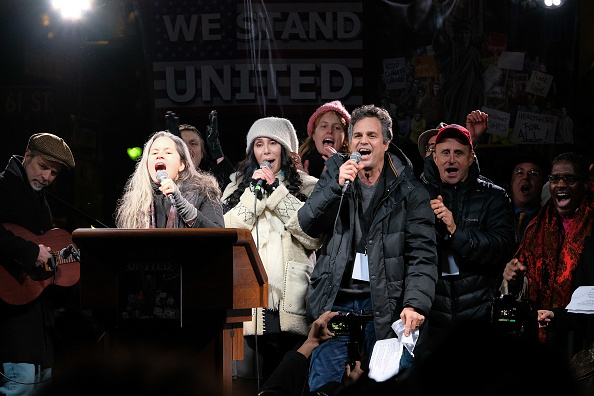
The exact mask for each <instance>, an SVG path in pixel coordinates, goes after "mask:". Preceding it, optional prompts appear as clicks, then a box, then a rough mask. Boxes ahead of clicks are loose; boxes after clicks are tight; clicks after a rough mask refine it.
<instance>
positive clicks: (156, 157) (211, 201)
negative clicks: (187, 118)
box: [116, 131, 224, 228]
mask: <svg viewBox="0 0 594 396" xmlns="http://www.w3.org/2000/svg"><path fill="white" fill-rule="evenodd" d="M159 171H161V173H159V177H158V176H157V172H159ZM162 171H164V172H165V173H163V172H162ZM163 177H164V178H163ZM220 195H221V191H220V189H219V186H218V183H217V180H216V179H215V178H214V177H213V176H211V175H209V174H207V173H205V172H202V171H199V170H196V168H195V167H194V166H193V165H192V157H191V156H190V152H189V150H188V147H187V146H186V144H185V143H184V141H183V140H182V139H181V138H180V137H179V136H175V135H173V134H171V133H169V132H165V131H161V132H156V133H154V134H153V135H152V136H151V137H150V139H149V140H148V141H147V142H146V144H145V145H144V150H143V155H142V157H141V159H140V160H139V161H138V162H137V164H136V168H135V170H134V173H133V174H132V176H131V177H130V179H128V182H127V183H126V187H125V188H124V194H123V196H122V198H121V199H120V201H119V202H118V207H117V210H116V226H117V227H118V228H220V227H224V223H223V211H222V206H221V203H220V200H219V197H220Z"/></svg>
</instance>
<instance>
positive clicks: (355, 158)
mask: <svg viewBox="0 0 594 396" xmlns="http://www.w3.org/2000/svg"><path fill="white" fill-rule="evenodd" d="M349 159H350V160H353V161H355V162H356V163H357V164H358V163H359V162H361V154H359V152H358V151H354V152H352V153H351V156H350V157H349ZM350 184H351V181H350V180H346V181H345V182H344V186H342V194H343V195H344V193H345V192H346V190H347V188H348V187H349V185H350Z"/></svg>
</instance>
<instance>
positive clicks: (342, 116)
mask: <svg viewBox="0 0 594 396" xmlns="http://www.w3.org/2000/svg"><path fill="white" fill-rule="evenodd" d="M350 120H351V115H350V114H349V112H348V111H347V110H346V109H345V108H344V106H343V105H342V103H341V102H340V101H338V100H335V101H333V102H329V103H325V104H323V105H322V106H320V107H319V108H318V109H317V110H316V111H315V113H313V114H312V116H311V117H310V118H309V122H308V123H307V135H308V136H307V139H305V141H304V142H303V144H302V145H301V146H300V147H299V155H300V156H301V161H302V162H303V168H304V170H305V171H306V172H307V173H309V174H310V175H311V176H314V177H317V178H319V177H320V175H321V174H322V172H323V171H324V167H325V165H324V164H325V162H326V160H327V159H328V158H330V157H331V156H332V155H333V154H335V153H337V152H340V153H349V152H350V150H351V148H350V146H349V140H348V137H347V128H348V126H349V122H350Z"/></svg>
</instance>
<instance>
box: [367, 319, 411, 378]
mask: <svg viewBox="0 0 594 396" xmlns="http://www.w3.org/2000/svg"><path fill="white" fill-rule="evenodd" d="M404 328H405V326H404V323H402V320H400V319H398V320H397V321H396V322H394V323H392V329H393V330H394V332H395V333H396V336H397V338H388V339H385V340H379V341H376V343H375V345H374V346H373V352H372V353H371V359H370V360H369V378H371V379H374V380H375V381H378V382H382V381H385V380H387V379H390V378H392V377H393V376H395V375H396V374H398V371H400V358H402V351H403V350H404V348H406V349H408V351H409V352H410V354H411V355H412V356H415V355H414V353H413V351H414V349H415V345H416V343H417V339H418V338H419V330H418V329H416V330H413V331H411V332H410V333H409V335H408V337H406V336H405V335H404Z"/></svg>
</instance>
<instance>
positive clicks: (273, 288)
mask: <svg viewBox="0 0 594 396" xmlns="http://www.w3.org/2000/svg"><path fill="white" fill-rule="evenodd" d="M299 175H300V177H301V180H302V182H303V184H302V185H301V189H300V191H299V192H300V193H301V194H304V195H305V196H309V195H310V194H311V192H312V191H313V188H314V186H315V184H316V182H317V181H318V179H316V178H315V177H312V176H309V175H307V174H306V173H304V172H301V171H299ZM236 176H237V174H233V175H231V177H230V179H231V183H229V185H228V186H227V188H226V189H225V191H224V193H223V197H222V199H223V202H225V201H226V200H227V198H228V197H229V196H230V195H231V194H232V193H233V192H234V191H235V190H236V189H237V186H238V184H239V183H240V181H237V180H236ZM276 177H277V178H278V179H279V186H278V187H277V188H276V189H275V190H274V191H273V192H272V193H271V194H270V195H268V194H267V193H264V196H263V197H262V199H261V200H258V202H257V205H256V214H254V201H255V196H254V193H253V191H252V190H251V189H250V188H246V190H245V191H244V192H243V194H242V195H241V197H240V200H239V203H238V204H237V205H236V206H235V207H234V208H232V209H231V210H229V211H228V212H227V213H226V214H225V215H224V218H225V227H227V228H246V229H249V230H251V231H252V235H253V236H254V241H256V235H255V228H256V220H257V219H258V220H259V221H258V224H259V227H260V228H262V220H266V219H267V218H268V219H272V220H273V221H274V223H276V224H277V225H280V223H282V226H280V227H279V229H282V231H281V232H280V243H281V251H282V262H278V263H277V262H276V261H275V262H272V263H271V262H265V263H264V265H265V267H268V269H267V275H268V277H269V286H268V289H269V301H276V304H278V310H279V316H280V327H281V331H287V332H290V333H295V334H302V335H307V334H308V332H309V323H308V321H307V319H306V317H305V295H306V293H307V288H308V286H309V278H310V274H311V272H312V271H313V267H314V265H315V254H314V251H315V249H318V248H319V247H320V246H321V240H319V239H315V238H312V237H310V236H308V235H307V234H305V233H304V232H303V230H301V227H300V226H299V221H298V220H297V211H298V210H299V208H301V206H303V202H301V201H300V200H299V199H297V198H296V197H295V196H294V195H292V194H291V193H289V190H288V189H287V187H286V186H285V185H284V184H283V181H284V177H283V176H282V174H281V173H280V172H279V173H278V174H277V175H276ZM267 216H268V217H267ZM272 217H273V218H272ZM279 221H280V223H279ZM265 225H266V226H268V224H265ZM270 228H271V229H272V228H273V227H272V226H271V227H270ZM260 232H262V230H260ZM270 232H275V231H274V230H271V231H270ZM275 237H276V238H278V235H275ZM277 248H278V246H267V245H266V240H263V238H262V235H260V255H261V256H264V255H266V252H264V251H262V249H268V251H269V252H268V253H271V252H270V251H272V254H271V255H272V256H274V253H278V252H276V250H277ZM263 261H264V260H263ZM269 272H270V274H269ZM271 274H274V277H272V278H271ZM281 277H282V278H281ZM275 278H276V279H278V280H279V281H278V284H276V285H275V284H273V283H274V280H273V279H275ZM273 293H275V294H276V295H275V296H272V295H271V294H273ZM277 298H278V299H277ZM256 317H257V318H258V319H257V330H258V335H261V334H263V328H264V326H265V323H264V322H263V312H262V309H261V308H258V309H257V310H256V309H254V310H252V321H251V322H245V323H244V334H245V335H253V334H255V333H256V331H255V330H256V320H255V318H256Z"/></svg>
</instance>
